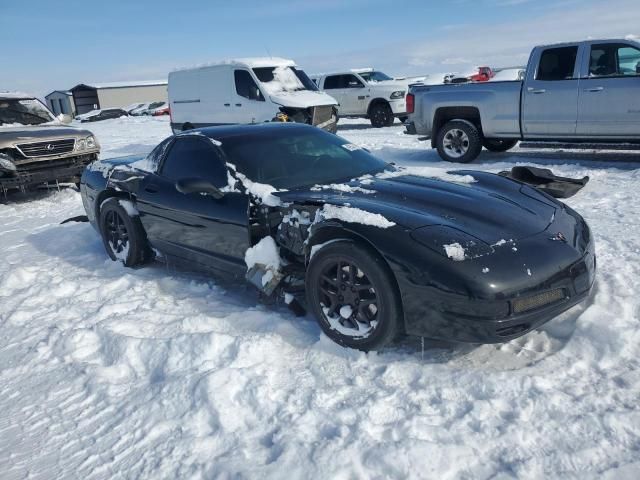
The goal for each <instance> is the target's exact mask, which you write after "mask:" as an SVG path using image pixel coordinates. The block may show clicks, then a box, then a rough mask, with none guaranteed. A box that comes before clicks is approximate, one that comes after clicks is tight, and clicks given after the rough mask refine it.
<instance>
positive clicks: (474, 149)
mask: <svg viewBox="0 0 640 480" xmlns="http://www.w3.org/2000/svg"><path fill="white" fill-rule="evenodd" d="M436 148H437V149H438V154H439V155H440V157H441V158H442V159H443V160H446V161H448V162H459V163H469V162H471V161H473V160H475V159H476V158H478V155H480V152H481V151H482V136H481V134H480V132H479V131H478V128H477V127H476V126H475V125H474V124H473V123H471V122H469V121H467V120H451V121H450V122H447V123H446V124H445V125H444V126H443V127H442V128H441V129H440V130H439V131H438V135H437V137H436Z"/></svg>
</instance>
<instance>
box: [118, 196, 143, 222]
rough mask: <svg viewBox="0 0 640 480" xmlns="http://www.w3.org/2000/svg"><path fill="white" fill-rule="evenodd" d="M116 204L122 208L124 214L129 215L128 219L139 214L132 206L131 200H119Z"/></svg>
mask: <svg viewBox="0 0 640 480" xmlns="http://www.w3.org/2000/svg"><path fill="white" fill-rule="evenodd" d="M118 203H119V204H120V206H121V207H122V208H124V210H125V212H127V215H129V216H130V217H139V216H140V212H138V209H137V208H136V206H135V205H134V204H133V202H132V201H131V200H126V199H124V198H121V199H119V200H118Z"/></svg>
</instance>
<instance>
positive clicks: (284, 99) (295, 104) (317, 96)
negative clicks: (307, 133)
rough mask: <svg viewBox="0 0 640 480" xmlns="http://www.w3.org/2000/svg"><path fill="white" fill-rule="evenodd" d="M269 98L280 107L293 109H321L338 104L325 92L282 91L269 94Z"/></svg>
mask: <svg viewBox="0 0 640 480" xmlns="http://www.w3.org/2000/svg"><path fill="white" fill-rule="evenodd" d="M269 98H271V101H272V102H274V103H277V104H278V105H282V106H283V107H292V108H308V107H320V106H323V105H337V104H338V102H336V100H335V99H334V98H333V97H332V96H330V95H328V94H326V93H324V92H314V91H312V90H297V91H294V92H286V91H280V92H277V93H272V94H269Z"/></svg>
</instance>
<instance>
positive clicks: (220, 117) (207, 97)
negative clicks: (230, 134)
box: [197, 65, 234, 126]
mask: <svg viewBox="0 0 640 480" xmlns="http://www.w3.org/2000/svg"><path fill="white" fill-rule="evenodd" d="M230 70H231V67H230V66H229V65H216V66H212V67H207V68H203V69H201V70H200V75H199V78H198V82H199V88H200V92H201V94H200V104H199V105H198V107H197V109H198V115H197V119H198V120H197V123H200V124H206V125H208V126H211V125H224V124H228V123H234V122H231V121H229V116H230V115H231V111H232V108H231V106H232V101H233V96H232V92H231V85H230V79H229V76H230Z"/></svg>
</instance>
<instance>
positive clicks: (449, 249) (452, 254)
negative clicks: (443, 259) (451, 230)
mask: <svg viewBox="0 0 640 480" xmlns="http://www.w3.org/2000/svg"><path fill="white" fill-rule="evenodd" d="M442 248H444V251H445V252H446V254H447V257H449V258H450V259H451V260H453V261H454V262H462V261H463V260H464V259H465V251H464V247H463V246H462V245H460V244H459V243H458V242H455V243H451V244H449V245H443V246H442Z"/></svg>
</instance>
